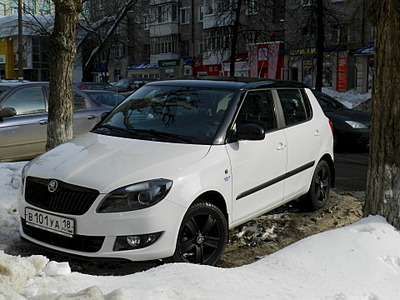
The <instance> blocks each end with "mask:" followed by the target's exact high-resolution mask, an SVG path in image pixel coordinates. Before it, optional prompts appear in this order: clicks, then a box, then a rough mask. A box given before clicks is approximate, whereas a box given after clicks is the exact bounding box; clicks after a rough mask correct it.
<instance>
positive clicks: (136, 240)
mask: <svg viewBox="0 0 400 300" xmlns="http://www.w3.org/2000/svg"><path fill="white" fill-rule="evenodd" d="M126 242H127V243H128V245H129V246H131V247H137V246H139V245H140V237H138V236H136V235H133V236H132V235H129V236H127V237H126Z"/></svg>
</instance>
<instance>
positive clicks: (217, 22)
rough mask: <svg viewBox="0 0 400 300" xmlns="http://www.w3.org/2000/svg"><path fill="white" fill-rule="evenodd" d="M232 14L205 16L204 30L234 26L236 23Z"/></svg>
mask: <svg viewBox="0 0 400 300" xmlns="http://www.w3.org/2000/svg"><path fill="white" fill-rule="evenodd" d="M233 17H234V16H233V14H232V12H227V13H223V14H218V15H205V16H204V18H203V29H209V28H215V27H224V26H229V25H232V24H233V22H234V18H233Z"/></svg>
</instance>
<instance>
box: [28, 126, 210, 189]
mask: <svg viewBox="0 0 400 300" xmlns="http://www.w3.org/2000/svg"><path fill="white" fill-rule="evenodd" d="M209 149H210V146H209V145H191V144H176V143H165V142H155V141H145V140H136V139H128V138H120V137H111V136H106V135H100V134H95V133H90V132H89V133H86V134H83V135H81V136H79V137H77V138H75V139H73V140H71V141H69V142H66V143H64V144H62V145H60V146H58V147H56V148H54V149H53V150H51V151H49V152H47V153H45V154H43V155H41V156H39V157H38V158H36V159H35V160H33V161H32V163H31V166H30V169H29V172H28V176H34V177H41V178H53V179H58V180H62V181H65V182H68V183H71V184H76V185H80V186H85V187H90V188H94V189H97V190H98V191H100V192H101V193H108V192H110V191H112V190H114V189H116V188H119V187H122V186H125V185H129V184H132V183H136V182H141V181H145V180H149V179H155V178H167V179H168V178H169V179H173V178H170V177H169V176H170V175H171V176H172V174H173V173H175V172H177V171H179V170H180V169H183V168H185V167H187V166H189V165H191V164H193V163H195V162H197V161H199V160H201V159H202V158H203V157H205V156H206V155H207V153H208V151H209Z"/></svg>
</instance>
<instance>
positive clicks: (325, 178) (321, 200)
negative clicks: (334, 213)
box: [304, 160, 332, 210]
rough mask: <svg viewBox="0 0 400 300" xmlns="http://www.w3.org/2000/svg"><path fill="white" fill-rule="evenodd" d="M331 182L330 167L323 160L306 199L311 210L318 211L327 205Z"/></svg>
mask: <svg viewBox="0 0 400 300" xmlns="http://www.w3.org/2000/svg"><path fill="white" fill-rule="evenodd" d="M331 181H332V178H331V171H330V168H329V165H328V163H327V162H326V161H324V160H322V161H320V162H319V163H318V165H317V167H316V168H315V171H314V175H313V178H312V181H311V186H310V190H309V191H308V193H307V194H306V195H305V197H304V198H305V200H306V201H307V202H308V203H307V204H308V206H309V207H310V208H311V209H313V210H318V209H320V208H322V207H323V206H324V205H325V204H326V203H327V201H328V198H329V191H330V188H331Z"/></svg>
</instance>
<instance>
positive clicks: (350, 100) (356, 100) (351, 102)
mask: <svg viewBox="0 0 400 300" xmlns="http://www.w3.org/2000/svg"><path fill="white" fill-rule="evenodd" d="M322 92H324V93H325V94H328V95H329V96H331V97H333V98H335V99H337V100H338V101H340V102H342V103H343V104H344V105H346V106H347V107H348V108H354V107H356V106H357V105H359V104H361V103H363V102H364V101H366V100H368V99H370V98H371V92H368V93H365V94H359V93H357V92H356V91H355V90H350V91H348V92H346V93H343V92H338V91H334V90H332V89H329V88H322Z"/></svg>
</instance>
